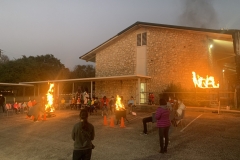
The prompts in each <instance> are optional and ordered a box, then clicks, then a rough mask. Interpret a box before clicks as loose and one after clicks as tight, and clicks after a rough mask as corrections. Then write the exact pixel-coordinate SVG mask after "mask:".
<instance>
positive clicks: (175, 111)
mask: <svg viewBox="0 0 240 160" xmlns="http://www.w3.org/2000/svg"><path fill="white" fill-rule="evenodd" d="M159 104H160V106H159V107H158V108H157V111H156V112H154V113H152V115H151V116H149V117H145V118H143V119H142V122H143V134H147V123H148V122H154V121H156V122H157V127H158V128H159V141H160V151H159V152H160V153H166V152H167V147H168V142H169V129H170V126H171V125H173V126H175V127H176V126H177V125H178V123H179V122H180V120H181V119H182V118H183V117H182V116H183V114H184V112H185V109H186V106H185V105H184V104H183V101H182V99H177V98H176V97H175V98H173V99H172V98H171V97H169V99H168V100H166V99H164V98H162V99H160V101H159Z"/></svg>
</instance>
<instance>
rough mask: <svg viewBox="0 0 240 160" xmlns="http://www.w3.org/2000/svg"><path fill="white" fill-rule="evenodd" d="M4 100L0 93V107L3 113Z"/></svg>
mask: <svg viewBox="0 0 240 160" xmlns="http://www.w3.org/2000/svg"><path fill="white" fill-rule="evenodd" d="M4 102H5V98H4V97H3V95H2V94H0V107H2V110H3V113H4V112H5V107H4Z"/></svg>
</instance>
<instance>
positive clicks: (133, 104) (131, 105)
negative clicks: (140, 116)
mask: <svg viewBox="0 0 240 160" xmlns="http://www.w3.org/2000/svg"><path fill="white" fill-rule="evenodd" d="M134 107H136V105H135V100H134V98H133V96H131V99H130V100H129V101H128V108H129V109H128V110H129V114H131V113H132V112H133V108H134Z"/></svg>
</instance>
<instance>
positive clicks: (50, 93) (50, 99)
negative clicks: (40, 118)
mask: <svg viewBox="0 0 240 160" xmlns="http://www.w3.org/2000/svg"><path fill="white" fill-rule="evenodd" d="M53 87H54V84H53V83H50V87H49V89H48V93H47V94H46V95H47V101H48V104H46V105H45V110H46V111H49V112H53V111H54V110H55V108H54V107H53Z"/></svg>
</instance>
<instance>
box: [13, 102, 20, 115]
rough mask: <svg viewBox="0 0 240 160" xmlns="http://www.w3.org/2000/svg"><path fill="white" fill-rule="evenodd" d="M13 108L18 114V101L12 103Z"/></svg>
mask: <svg viewBox="0 0 240 160" xmlns="http://www.w3.org/2000/svg"><path fill="white" fill-rule="evenodd" d="M13 108H14V110H15V111H16V114H18V111H19V108H18V103H17V102H15V103H14V105H13Z"/></svg>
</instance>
